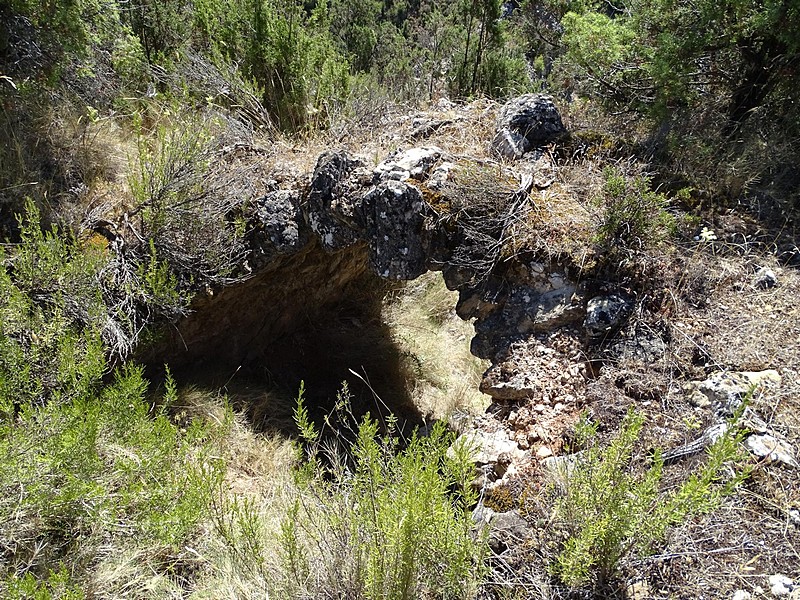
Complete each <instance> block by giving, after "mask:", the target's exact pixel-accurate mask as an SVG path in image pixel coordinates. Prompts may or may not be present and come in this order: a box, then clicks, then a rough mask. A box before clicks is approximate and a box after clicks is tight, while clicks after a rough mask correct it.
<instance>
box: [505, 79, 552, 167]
mask: <svg viewBox="0 0 800 600" xmlns="http://www.w3.org/2000/svg"><path fill="white" fill-rule="evenodd" d="M496 130H497V132H496V133H495V136H494V138H493V139H492V150H493V151H494V152H495V153H496V154H497V155H499V156H501V157H503V158H509V159H512V160H513V159H518V158H521V157H522V156H523V155H524V154H525V153H527V152H530V151H532V150H534V149H536V148H542V147H544V146H546V145H547V144H549V143H551V142H554V141H556V140H559V139H560V138H563V137H564V136H565V135H566V133H567V129H566V128H565V127H564V123H563V122H562V121H561V115H560V114H559V113H558V109H557V108H556V106H555V104H553V100H552V98H550V96H545V95H543V94H525V95H523V96H519V97H517V98H514V99H512V100H509V101H508V102H507V103H506V104H505V105H504V106H503V108H502V109H501V110H500V115H499V117H498V118H497V128H496Z"/></svg>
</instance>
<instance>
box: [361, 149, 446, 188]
mask: <svg viewBox="0 0 800 600" xmlns="http://www.w3.org/2000/svg"><path fill="white" fill-rule="evenodd" d="M444 155H445V153H444V151H443V150H442V149H441V148H437V147H435V146H425V147H421V148H410V149H408V150H405V151H399V150H398V151H397V152H395V153H393V154H392V155H390V156H389V157H388V158H387V159H386V160H384V161H383V162H381V163H380V164H378V166H377V167H375V178H376V179H377V180H378V181H386V180H388V179H394V180H397V181H405V180H407V179H417V180H423V179H425V178H427V176H428V174H429V173H430V171H431V169H432V168H433V167H434V165H436V163H438V162H439V160H440V159H441V158H442V157H443V156H444Z"/></svg>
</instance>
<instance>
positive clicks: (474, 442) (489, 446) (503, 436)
mask: <svg viewBox="0 0 800 600" xmlns="http://www.w3.org/2000/svg"><path fill="white" fill-rule="evenodd" d="M456 443H465V444H467V447H469V448H470V449H472V460H473V461H474V462H475V463H476V464H479V465H488V464H493V463H496V462H498V460H499V458H500V455H501V454H507V455H508V456H509V458H511V459H512V460H515V459H519V458H521V457H522V456H523V454H524V452H523V451H522V450H520V449H519V447H518V446H517V444H516V442H515V441H514V440H512V439H511V438H510V437H509V435H508V433H507V432H506V431H504V430H502V429H500V430H498V431H493V432H486V431H471V432H468V433H464V434H462V435H460V436H459V437H458V440H456Z"/></svg>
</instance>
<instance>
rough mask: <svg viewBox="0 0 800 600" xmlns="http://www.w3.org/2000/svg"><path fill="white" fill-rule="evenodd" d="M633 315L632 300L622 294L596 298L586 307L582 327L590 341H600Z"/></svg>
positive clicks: (615, 293)
mask: <svg viewBox="0 0 800 600" xmlns="http://www.w3.org/2000/svg"><path fill="white" fill-rule="evenodd" d="M631 313H633V298H631V297H630V296H629V295H628V294H625V293H624V292H614V293H611V294H607V295H604V296H597V297H595V298H592V299H591V300H589V303H588V304H587V305H586V318H585V319H584V321H583V326H584V328H585V329H586V331H587V333H588V334H589V337H590V338H591V339H601V338H603V337H605V336H607V335H609V334H611V333H613V332H614V331H616V330H617V329H619V328H620V327H621V326H622V324H623V323H624V322H625V321H626V320H627V319H628V317H630V316H631Z"/></svg>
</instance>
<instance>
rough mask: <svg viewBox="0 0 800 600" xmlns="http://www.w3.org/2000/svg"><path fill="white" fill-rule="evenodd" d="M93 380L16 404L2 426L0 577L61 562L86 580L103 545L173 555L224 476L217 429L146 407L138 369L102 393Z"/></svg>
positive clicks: (38, 571) (39, 571) (39, 573)
mask: <svg viewBox="0 0 800 600" xmlns="http://www.w3.org/2000/svg"><path fill="white" fill-rule="evenodd" d="M94 383H95V386H94V387H95V391H92V392H86V393H79V394H74V395H73V396H71V397H69V398H68V399H67V398H62V399H52V400H51V401H50V402H48V403H46V404H44V405H40V406H37V405H34V404H31V403H23V404H22V405H19V406H18V411H17V416H16V418H14V419H5V420H3V421H2V424H0V492H2V493H1V494H0V497H2V498H3V500H2V501H0V516H2V520H3V522H4V523H7V524H9V526H8V527H5V528H4V530H3V532H2V547H3V548H4V551H3V561H2V564H3V565H4V567H3V568H2V570H1V571H0V577H1V578H8V577H11V576H12V574H14V573H26V572H29V573H31V574H32V575H33V576H34V577H36V578H37V579H40V578H42V577H45V575H46V568H51V567H52V566H53V565H59V564H63V565H65V566H66V565H68V567H69V571H70V572H71V573H73V577H76V578H77V579H79V580H80V579H86V578H87V577H88V573H87V571H88V570H89V568H90V567H91V566H92V565H93V563H94V562H95V561H97V560H99V559H101V558H102V556H103V553H104V552H106V551H107V550H103V548H106V549H107V548H108V547H109V546H110V547H117V548H122V547H124V545H125V544H126V543H129V541H130V540H135V541H136V544H137V546H141V547H146V548H150V549H151V551H152V552H155V551H156V550H157V549H159V548H161V549H164V550H165V551H168V552H169V551H173V550H172V549H175V548H180V547H181V546H182V545H183V544H184V543H186V541H188V539H189V538H190V537H191V536H192V535H194V534H195V532H196V531H197V527H198V525H199V523H200V522H201V521H202V520H203V519H204V518H205V516H206V515H207V514H208V507H209V505H210V494H211V490H212V489H213V488H214V486H215V485H216V482H217V481H218V479H219V477H221V475H222V473H223V470H222V466H221V464H220V463H219V462H218V461H215V460H213V459H212V458H211V456H212V454H211V453H212V449H213V445H214V440H215V439H216V436H217V435H218V434H219V433H220V432H221V431H224V428H223V429H214V428H212V427H211V426H210V425H208V424H205V423H203V422H201V421H199V420H198V421H194V422H192V423H191V424H190V426H189V427H188V429H186V430H185V431H180V430H179V429H178V427H177V426H176V425H174V424H173V423H172V422H171V421H170V420H169V418H168V417H167V415H166V414H164V413H163V412H161V411H159V410H158V409H155V408H154V406H153V405H152V404H151V403H149V402H147V401H146V399H145V393H146V390H147V383H146V382H145V380H144V379H143V377H142V371H141V369H138V368H127V369H125V370H123V371H121V372H119V373H118V374H117V376H116V379H115V381H114V382H113V383H112V384H111V385H108V386H106V387H105V389H102V390H97V389H96V388H97V387H99V385H98V384H99V382H98V381H95V382H94ZM2 400H4V401H5V402H6V403H8V402H17V403H18V400H17V399H16V397H12V398H9V397H8V395H7V393H6V394H4V397H3V398H2ZM126 540H128V541H126Z"/></svg>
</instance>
